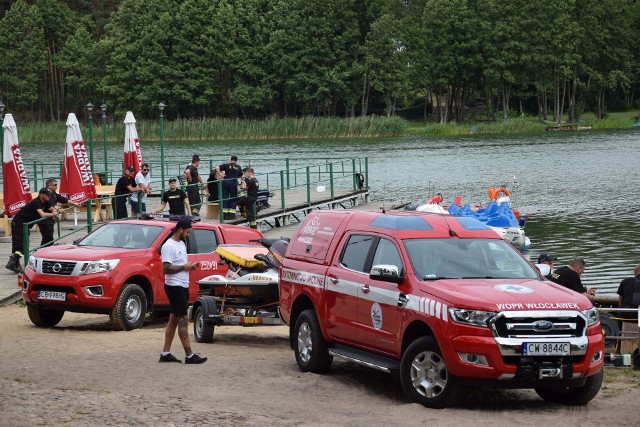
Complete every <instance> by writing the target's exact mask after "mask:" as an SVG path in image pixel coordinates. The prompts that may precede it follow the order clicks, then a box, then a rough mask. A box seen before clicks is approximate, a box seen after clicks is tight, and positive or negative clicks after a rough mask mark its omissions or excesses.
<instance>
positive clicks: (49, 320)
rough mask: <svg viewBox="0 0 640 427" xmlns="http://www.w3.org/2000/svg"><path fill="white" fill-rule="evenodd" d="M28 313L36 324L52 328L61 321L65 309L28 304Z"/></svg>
mask: <svg viewBox="0 0 640 427" xmlns="http://www.w3.org/2000/svg"><path fill="white" fill-rule="evenodd" d="M27 314H28V315H29V320H31V323H33V324H34V325H36V326H40V327H44V328H50V327H52V326H56V325H57V324H58V323H60V320H62V316H64V310H56V309H53V308H42V307H34V306H32V305H27Z"/></svg>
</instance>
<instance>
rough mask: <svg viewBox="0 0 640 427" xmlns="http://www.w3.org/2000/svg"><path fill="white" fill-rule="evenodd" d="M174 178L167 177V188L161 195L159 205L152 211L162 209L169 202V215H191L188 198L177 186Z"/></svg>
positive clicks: (156, 211)
mask: <svg viewBox="0 0 640 427" xmlns="http://www.w3.org/2000/svg"><path fill="white" fill-rule="evenodd" d="M176 181H177V180H176V179H175V178H169V189H168V190H167V191H165V192H164V194H163V195H162V202H160V203H161V206H160V207H159V208H158V209H156V210H155V211H154V212H153V213H158V212H160V211H162V210H163V209H164V208H165V207H166V206H167V203H168V204H169V215H185V213H186V215H191V206H189V198H188V197H187V195H186V194H185V192H184V191H182V189H181V188H178V183H177V182H176Z"/></svg>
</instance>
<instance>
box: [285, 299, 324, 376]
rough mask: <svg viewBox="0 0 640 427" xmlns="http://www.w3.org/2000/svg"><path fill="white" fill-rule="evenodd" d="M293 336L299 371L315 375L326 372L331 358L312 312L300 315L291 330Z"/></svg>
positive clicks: (314, 313) (316, 317)
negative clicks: (295, 343)
mask: <svg viewBox="0 0 640 427" xmlns="http://www.w3.org/2000/svg"><path fill="white" fill-rule="evenodd" d="M293 336H294V337H295V338H296V342H297V346H296V348H295V349H294V352H295V355H296V362H297V363H298V367H299V368H300V370H301V371H302V372H313V373H316V374H322V373H324V372H327V371H328V370H329V368H330V367H331V363H332V362H333V357H332V356H331V355H329V350H328V346H327V342H326V341H325V340H324V337H323V336H322V331H321V330H320V323H319V322H318V316H317V315H316V312H315V311H314V310H305V311H303V312H302V313H300V316H298V319H297V320H296V324H295V326H294V328H293Z"/></svg>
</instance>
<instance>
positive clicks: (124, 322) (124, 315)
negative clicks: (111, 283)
mask: <svg viewBox="0 0 640 427" xmlns="http://www.w3.org/2000/svg"><path fill="white" fill-rule="evenodd" d="M146 314H147V296H146V295H145V293H144V291H143V290H142V288H141V287H140V286H138V285H136V284H135V283H125V284H124V285H123V286H122V290H121V291H120V294H118V298H117V299H116V303H115V305H114V306H113V309H112V310H111V316H110V317H111V322H112V323H113V326H114V327H115V328H116V329H117V330H119V331H130V330H132V329H137V328H139V327H140V326H142V323H143V322H144V317H145V315H146Z"/></svg>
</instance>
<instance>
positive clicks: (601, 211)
mask: <svg viewBox="0 0 640 427" xmlns="http://www.w3.org/2000/svg"><path fill="white" fill-rule="evenodd" d="M159 147H160V146H159V143H158V142H144V141H143V142H142V153H143V156H144V158H145V160H148V161H153V162H158V161H159V160H160V150H159ZM21 148H22V154H23V157H24V160H25V162H26V163H27V164H29V163H32V162H33V161H35V160H41V159H51V161H57V160H58V159H60V161H61V160H62V153H63V152H64V142H61V143H60V144H59V146H58V145H56V144H29V145H28V146H25V145H23V146H22V147H21ZM54 150H55V151H56V152H59V153H60V155H59V156H57V155H56V153H54V152H53V151H54ZM94 150H95V151H94V158H95V160H94V161H95V164H96V170H101V169H103V167H99V166H98V165H102V163H103V159H102V143H101V142H99V143H96V145H95V146H94ZM108 153H109V154H108V156H109V163H110V165H112V166H111V168H112V169H113V170H115V169H117V167H116V166H115V165H120V164H121V162H122V145H121V144H115V143H110V144H109V147H108ZM193 153H198V154H199V155H200V157H201V158H202V159H203V160H209V159H211V160H214V164H215V163H219V162H222V161H226V160H227V159H228V157H229V156H230V155H231V154H237V155H238V156H239V158H240V163H241V164H243V163H244V164H247V162H249V161H250V163H251V164H252V166H253V167H254V168H255V169H256V173H257V174H258V177H259V176H260V173H264V172H273V171H276V170H279V169H283V168H284V164H285V163H284V159H285V158H289V159H291V160H290V166H291V167H292V168H294V167H301V166H307V165H311V164H315V163H317V160H316V159H324V158H342V159H349V158H354V157H355V158H363V157H365V156H366V157H368V159H369V185H370V187H371V189H372V192H373V194H372V199H373V200H374V201H376V202H378V203H380V206H381V207H382V206H386V207H388V206H390V203H389V201H392V200H393V201H405V202H419V201H426V199H427V198H428V197H429V196H431V195H432V194H434V193H442V195H443V196H444V201H445V203H446V204H448V203H451V202H452V201H453V199H454V197H455V196H456V195H460V196H461V197H462V202H463V203H471V204H474V203H478V204H484V203H486V202H487V201H488V198H487V194H486V189H487V187H490V186H500V185H503V184H507V186H508V189H509V190H510V191H511V193H512V201H513V204H514V206H515V207H516V208H517V209H519V210H520V212H521V213H522V214H523V215H525V216H526V217H528V218H529V220H528V222H527V225H526V227H525V230H526V233H527V236H529V237H530V239H531V241H532V244H531V248H530V250H529V252H528V253H527V254H528V255H529V256H530V257H531V259H532V260H535V259H536V258H537V256H538V254H540V253H541V252H549V253H551V254H554V255H556V256H557V257H558V261H556V265H557V266H560V265H564V264H566V263H567V262H568V261H569V260H570V259H571V257H573V256H582V257H584V258H585V259H586V261H587V269H586V271H585V273H584V274H583V282H585V284H587V285H588V286H595V287H597V288H598V289H599V293H615V291H616V289H617V286H618V284H619V283H620V280H621V279H622V278H624V277H627V276H631V275H632V274H633V267H634V266H635V265H636V264H638V263H640V248H638V246H639V245H638V244H637V243H636V241H635V239H636V238H637V237H638V236H639V235H640V233H639V231H640V222H639V214H638V211H639V209H640V203H639V199H640V189H639V188H638V184H637V183H638V176H639V172H640V161H639V160H640V129H637V128H635V129H629V130H621V131H602V132H598V131H582V132H553V133H548V134H544V135H532V136H523V135H516V136H512V135H509V136H476V135H469V136H464V137H447V138H438V139H425V138H418V137H406V138H379V139H341V140H329V141H317V140H298V141H215V142H180V143H176V142H173V143H172V142H165V160H167V161H171V162H179V161H183V162H184V164H185V165H186V164H187V163H188V162H189V161H190V157H191V155H192V154H193ZM54 158H55V159H54ZM247 159H250V160H247ZM176 169H178V167H177V166H176ZM208 172H209V170H208V163H207V162H206V161H205V162H203V165H202V166H201V174H203V175H205V177H206V175H207V174H208ZM152 173H153V172H152ZM152 176H153V175H152ZM514 177H515V179H516V181H517V183H518V185H517V187H515V186H514V185H513V180H514ZM153 178H154V179H159V176H153Z"/></svg>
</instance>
